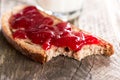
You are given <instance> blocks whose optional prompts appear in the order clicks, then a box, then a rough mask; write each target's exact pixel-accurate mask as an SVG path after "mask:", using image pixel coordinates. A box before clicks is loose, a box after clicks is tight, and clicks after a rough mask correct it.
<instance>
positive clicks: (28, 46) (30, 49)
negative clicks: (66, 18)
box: [2, 5, 114, 63]
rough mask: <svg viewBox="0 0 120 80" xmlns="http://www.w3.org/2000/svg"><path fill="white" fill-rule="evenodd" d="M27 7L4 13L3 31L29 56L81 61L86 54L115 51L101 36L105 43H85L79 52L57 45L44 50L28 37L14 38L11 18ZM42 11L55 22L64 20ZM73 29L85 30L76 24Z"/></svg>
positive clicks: (7, 37) (37, 58) (41, 60)
mask: <svg viewBox="0 0 120 80" xmlns="http://www.w3.org/2000/svg"><path fill="white" fill-rule="evenodd" d="M25 7H26V5H22V6H18V7H15V8H14V9H13V10H12V11H8V12H6V13H4V15H3V16H2V32H3V34H4V36H5V38H6V39H7V40H8V42H9V43H10V44H12V45H13V46H14V47H15V48H16V49H17V50H19V51H20V52H21V53H22V54H24V55H26V56H27V57H29V58H31V59H33V60H35V61H38V62H41V63H45V62H47V61H49V60H51V59H52V58H53V57H56V56H58V55H64V56H68V57H70V58H74V59H77V60H79V61H80V60H81V59H83V58H85V57H86V56H89V55H93V54H103V55H106V56H111V55H112V54H113V53H114V50H113V46H112V45H111V44H110V43H108V42H106V41H105V40H103V39H101V38H98V39H100V40H101V41H102V42H103V43H104V44H99V45H98V44H92V45H84V46H83V47H82V48H81V49H80V50H79V51H77V52H75V51H72V50H66V49H65V48H64V47H56V46H52V47H51V48H50V49H48V50H44V49H43V48H42V47H41V46H40V45H38V44H34V43H32V42H31V41H30V40H28V39H14V38H13V36H12V30H11V28H10V24H9V18H10V17H11V16H12V15H13V14H16V13H17V12H19V11H20V10H22V9H24V8H25ZM40 13H41V14H42V15H44V16H47V17H50V18H52V19H53V20H54V24H57V23H59V22H62V20H60V19H58V18H56V17H55V16H53V15H48V14H46V13H45V12H43V11H40ZM71 25H72V24H71ZM72 30H74V31H83V30H81V29H79V28H78V27H75V26H74V25H72ZM83 32H85V31H83ZM87 34H89V33H87Z"/></svg>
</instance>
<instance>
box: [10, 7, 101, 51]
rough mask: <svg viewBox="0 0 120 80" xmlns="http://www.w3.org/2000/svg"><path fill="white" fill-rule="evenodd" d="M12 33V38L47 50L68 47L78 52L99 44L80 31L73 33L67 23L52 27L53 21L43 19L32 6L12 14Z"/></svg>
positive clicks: (47, 18) (96, 40)
mask: <svg viewBox="0 0 120 80" xmlns="http://www.w3.org/2000/svg"><path fill="white" fill-rule="evenodd" d="M9 23H10V26H11V28H12V29H14V31H13V38H19V39H30V40H31V41H32V42H33V43H35V44H39V45H41V46H42V48H43V49H45V50H48V49H50V48H51V46H52V45H54V46H57V47H68V48H69V49H71V50H73V51H78V50H80V49H81V47H82V46H84V45H89V44H99V42H100V41H99V40H98V39H97V38H96V37H94V36H92V35H88V34H86V33H84V32H82V31H80V32H74V31H72V29H71V25H70V24H69V23H67V22H60V23H58V24H55V25H54V20H52V18H50V17H45V16H44V15H42V14H41V13H40V12H39V10H38V9H37V8H36V7H34V6H28V7H26V8H24V9H23V10H21V11H20V12H19V13H17V14H14V15H13V16H12V17H11V18H10V20H9Z"/></svg>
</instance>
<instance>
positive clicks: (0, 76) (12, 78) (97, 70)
mask: <svg viewBox="0 0 120 80" xmlns="http://www.w3.org/2000/svg"><path fill="white" fill-rule="evenodd" d="M21 1H22V2H21ZM26 2H27V3H29V4H35V3H34V0H27V1H26V0H2V4H1V5H2V6H1V9H2V10H1V11H2V14H4V11H6V10H9V9H11V8H12V7H14V6H16V5H19V4H25V3H26ZM78 25H79V27H80V28H82V29H85V30H86V31H89V32H92V33H93V34H95V35H97V36H100V37H102V38H104V39H105V40H107V41H109V42H111V43H112V44H113V46H114V49H115V53H114V55H112V56H111V57H105V56H102V55H100V56H98V55H97V56H96V55H93V56H89V57H87V58H85V59H83V60H82V61H80V62H79V61H76V60H74V59H69V58H67V57H63V56H59V57H56V58H54V59H52V60H51V61H49V62H48V63H45V64H43V65H41V64H40V63H37V62H34V61H32V60H30V59H28V58H27V57H25V56H23V55H22V54H20V52H19V51H17V50H15V49H14V48H13V47H12V46H11V45H10V44H9V43H8V42H7V41H6V39H5V38H4V37H3V34H2V32H1V31H0V80H120V0H84V3H83V9H82V12H81V15H80V18H79V20H78Z"/></svg>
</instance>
